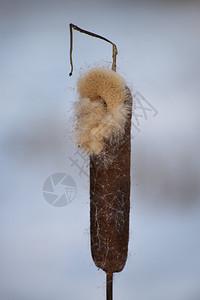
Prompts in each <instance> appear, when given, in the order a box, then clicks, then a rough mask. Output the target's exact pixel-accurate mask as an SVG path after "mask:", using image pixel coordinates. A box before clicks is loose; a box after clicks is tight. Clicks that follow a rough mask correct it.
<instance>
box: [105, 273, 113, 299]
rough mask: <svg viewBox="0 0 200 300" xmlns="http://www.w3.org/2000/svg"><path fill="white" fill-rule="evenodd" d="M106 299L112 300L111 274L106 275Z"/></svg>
mask: <svg viewBox="0 0 200 300" xmlns="http://www.w3.org/2000/svg"><path fill="white" fill-rule="evenodd" d="M106 299H107V300H112V299H113V273H106Z"/></svg>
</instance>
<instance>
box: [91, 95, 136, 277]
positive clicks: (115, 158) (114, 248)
mask: <svg viewBox="0 0 200 300" xmlns="http://www.w3.org/2000/svg"><path fill="white" fill-rule="evenodd" d="M126 101H127V102H129V104H130V106H131V102H132V97H131V94H130V91H129V94H128V97H127V98H126ZM130 131H131V114H129V116H128V118H127V121H126V125H125V132H124V135H123V136H122V138H121V139H120V141H118V142H116V143H115V142H113V141H112V140H110V139H108V140H107V141H106V146H105V154H104V155H103V157H99V156H95V155H93V156H91V157H90V234H91V250H92V257H93V260H94V262H95V264H96V266H97V267H99V268H101V269H103V270H104V271H105V272H110V273H114V272H120V271H121V270H122V269H123V267H124V265H125V262H126V259H127V251H128V240H129V211H130V154H131V138H130ZM107 162H108V165H107Z"/></svg>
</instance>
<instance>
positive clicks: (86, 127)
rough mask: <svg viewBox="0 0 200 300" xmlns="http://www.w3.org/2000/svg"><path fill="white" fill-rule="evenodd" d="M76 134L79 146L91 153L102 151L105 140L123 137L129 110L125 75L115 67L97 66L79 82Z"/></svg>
mask: <svg viewBox="0 0 200 300" xmlns="http://www.w3.org/2000/svg"><path fill="white" fill-rule="evenodd" d="M77 89H78V93H79V100H78V101H77V102H76V103H75V116H76V128H75V135H76V141H77V144H78V146H79V147H81V149H82V150H83V151H84V152H86V153H87V154H88V155H90V154H100V153H102V151H103V149H104V145H105V140H106V139H110V138H112V139H113V138H114V139H115V140H117V139H120V137H121V136H122V134H123V133H124V126H125V123H126V120H127V116H128V113H129V107H128V105H127V104H125V103H124V101H125V99H126V85H125V82H124V79H123V78H122V77H121V76H120V75H118V74H117V73H115V72H114V71H112V70H109V69H104V68H95V69H92V70H90V71H89V72H87V73H86V74H85V75H84V76H82V77H81V78H79V80H78V82H77Z"/></svg>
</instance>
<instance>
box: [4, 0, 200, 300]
mask: <svg viewBox="0 0 200 300" xmlns="http://www.w3.org/2000/svg"><path fill="white" fill-rule="evenodd" d="M0 5H1V8H0V34H1V37H0V41H1V47H0V51H1V55H0V60H1V64H0V65H1V68H0V192H1V201H0V245H1V246H0V266H1V268H0V269H1V270H0V299H2V300H18V299H19V300H24V299H26V300H47V299H48V300H65V299H70V300H78V299H82V300H86V299H99V300H100V299H105V274H104V272H103V271H101V270H98V269H97V268H96V266H95V265H94V263H93V261H92V258H91V255H90V235H89V226H90V225H89V181H88V166H87V161H84V160H83V158H81V157H80V155H79V154H77V152H76V151H77V148H76V146H75V142H74V139H73V138H72V137H71V131H72V129H73V117H72V109H73V102H74V101H75V100H76V99H77V94H76V81H77V79H78V77H79V76H80V74H82V73H83V72H85V71H87V70H88V69H89V68H91V67H94V66H107V67H111V62H112V57H111V54H112V48H111V46H110V45H109V44H107V43H105V42H103V41H101V40H98V39H94V38H92V37H89V36H86V35H83V34H80V33H78V32H74V53H73V59H74V74H73V76H72V77H68V73H69V72H70V65H69V28H68V25H69V23H74V24H76V25H78V26H80V27H82V28H84V29H86V30H90V31H93V32H95V33H97V34H100V35H103V36H105V37H107V38H108V39H111V40H112V41H113V42H115V43H116V44H117V46H118V50H119V55H118V57H117V72H118V73H119V74H120V75H122V76H123V77H124V78H125V80H126V82H127V85H128V86H129V87H130V88H131V90H132V91H133V93H135V92H137V91H139V92H140V93H141V94H142V95H143V96H144V97H145V99H146V100H147V101H148V102H147V101H146V102H145V101H144V103H143V104H144V105H145V106H146V107H148V108H149V110H148V111H147V110H146V112H147V115H146V119H145V115H144V114H142V110H141V108H140V107H139V108H136V114H138V115H140V116H139V117H138V122H139V129H140V132H139V131H138V130H136V129H135V127H134V126H133V139H132V189H131V216H130V217H131V219H130V242H129V256H128V260H127V264H126V266H125V268H124V270H123V271H122V272H121V273H119V274H116V275H115V279H114V299H116V300H117V299H130V300H131V299H137V300H146V299H148V300H160V299H162V300H169V299H170V300H199V299H200V285H199V278H200V256H199V252H200V233H199V232H200V230H199V229H200V228H199V227H200V218H199V212H200V201H199V195H200V190H199V189H200V188H199V182H200V172H199V169H200V168H199V167H200V159H199V152H200V151H199V150H200V149H199V148H200V141H199V123H200V121H199V109H200V102H199V101H200V96H199V95H200V93H199V83H200V3H199V1H181V0H180V1H137V2H134V1H131V0H126V1H114V0H113V1H105V0H104V1H89V0H88V1H80V0H79V1H76V0H75V1H37V0H36V1H17V0H16V1H14V0H13V1H10V0H8V1H1V2H0ZM149 104H151V105H152V107H153V108H152V107H151V106H149ZM154 110H156V111H158V113H157V114H156V116H154V112H155V111H154ZM134 122H136V120H135V119H134ZM135 124H136V123H135ZM133 125H134V124H133ZM137 125H138V123H137ZM74 160H77V161H79V167H78V166H76V165H75V164H74V165H73V161H74ZM80 167H81V168H82V169H80ZM56 172H64V173H66V174H68V175H70V176H71V177H72V178H73V179H74V180H75V182H76V185H77V194H76V197H75V199H74V201H73V202H72V203H70V204H69V205H67V206H66V207H61V208H56V207H54V206H52V205H50V204H49V203H47V202H46V201H45V199H44V197H43V194H42V187H43V183H44V181H45V180H46V178H47V177H48V176H49V175H51V174H54V173H56Z"/></svg>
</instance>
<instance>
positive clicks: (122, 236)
mask: <svg viewBox="0 0 200 300" xmlns="http://www.w3.org/2000/svg"><path fill="white" fill-rule="evenodd" d="M73 28H74V29H76V30H78V31H80V32H82V33H86V34H89V35H91V36H94V37H98V38H101V39H103V40H105V41H107V42H109V43H111V44H112V45H113V65H112V70H110V69H106V68H94V69H91V70H89V71H88V72H87V73H86V74H85V75H83V76H81V77H80V78H79V80H78V82H77V90H78V93H79V99H78V101H77V102H76V103H75V115H76V126H75V137H76V142H77V145H78V147H80V148H81V149H82V150H83V151H84V152H85V153H87V154H88V155H89V158H90V243H91V253H92V258H93V260H94V263H95V265H96V266H97V267H98V268H101V269H102V270H104V271H105V272H106V274H107V281H106V282H107V300H111V299H112V282H113V273H115V272H120V271H121V270H122V269H123V268H124V266H125V263H126V259H127V253H128V241H129V212H130V163H131V161H130V157H131V155H130V154H131V138H130V134H131V113H132V96H131V92H130V90H129V88H128V87H127V86H126V83H125V81H124V79H123V78H122V77H121V76H120V75H119V74H117V73H116V55H117V47H116V45H115V44H114V43H112V42H111V41H109V40H107V39H105V38H104V37H101V36H99V35H96V34H94V33H91V32H89V31H85V30H83V29H81V28H79V27H77V26H75V25H73V24H70V33H71V35H70V37H71V48H70V61H71V73H70V74H69V75H70V76H71V75H72V72H73V64H72V42H73V40H72V29H73Z"/></svg>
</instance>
